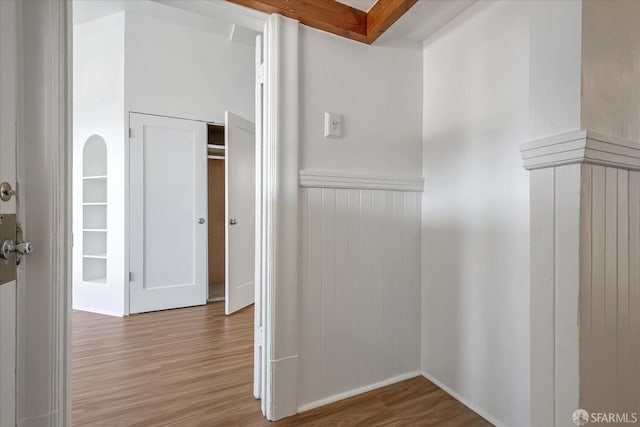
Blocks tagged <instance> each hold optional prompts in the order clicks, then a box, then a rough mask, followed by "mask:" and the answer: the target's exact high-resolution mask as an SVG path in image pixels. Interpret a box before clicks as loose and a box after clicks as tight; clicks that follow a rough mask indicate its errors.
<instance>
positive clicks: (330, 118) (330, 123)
mask: <svg viewBox="0 0 640 427" xmlns="http://www.w3.org/2000/svg"><path fill="white" fill-rule="evenodd" d="M324 137H325V138H336V139H340V138H342V114H338V113H324Z"/></svg>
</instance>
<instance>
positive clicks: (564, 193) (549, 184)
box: [522, 130, 640, 426]
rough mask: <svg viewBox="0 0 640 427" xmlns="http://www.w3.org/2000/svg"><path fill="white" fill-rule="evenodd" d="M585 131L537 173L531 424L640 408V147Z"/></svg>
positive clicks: (530, 157) (543, 161) (544, 151)
mask: <svg viewBox="0 0 640 427" xmlns="http://www.w3.org/2000/svg"><path fill="white" fill-rule="evenodd" d="M638 147H639V146H638V144H636V143H633V142H630V141H625V140H621V139H619V138H612V137H610V136H607V135H601V134H596V133H593V132H591V131H588V130H580V131H577V132H571V133H568V134H563V135H558V136H552V137H549V138H545V139H542V140H538V141H533V142H531V143H527V144H525V145H523V146H522V157H523V161H524V165H525V168H527V169H530V170H531V193H530V194H531V348H532V349H533V350H535V351H533V352H532V353H531V374H532V376H531V397H532V400H531V402H532V408H531V413H532V421H531V425H534V426H537V425H550V426H551V425H555V426H564V425H566V426H568V425H570V424H571V421H570V415H571V414H572V413H573V411H575V409H576V408H577V407H581V408H583V409H585V410H587V411H588V412H590V413H593V412H606V413H612V412H615V413H619V414H625V413H626V414H629V416H631V415H630V414H632V413H634V412H635V413H637V412H638V408H640V394H638V389H640V364H639V363H638V361H639V360H640V310H638V307H640V162H639V161H638V159H640V148H638Z"/></svg>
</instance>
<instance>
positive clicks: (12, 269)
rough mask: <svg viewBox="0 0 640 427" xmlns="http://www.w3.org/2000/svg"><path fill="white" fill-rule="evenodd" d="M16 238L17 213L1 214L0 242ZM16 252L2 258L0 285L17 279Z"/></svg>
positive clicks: (0, 259) (0, 263)
mask: <svg viewBox="0 0 640 427" xmlns="http://www.w3.org/2000/svg"><path fill="white" fill-rule="evenodd" d="M15 238H16V214H0V242H2V241H3V240H6V239H11V240H14V239H15ZM16 270H17V267H16V254H15V253H13V254H12V255H11V256H10V257H9V259H7V260H5V259H2V258H0V285H4V284H5V283H9V282H13V281H14V280H16Z"/></svg>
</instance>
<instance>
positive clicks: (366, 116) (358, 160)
mask: <svg viewBox="0 0 640 427" xmlns="http://www.w3.org/2000/svg"><path fill="white" fill-rule="evenodd" d="M421 68H422V67H421V64H420V56H419V54H418V53H417V51H416V50H415V49H401V48H391V47H380V46H367V45H364V44H362V43H358V42H354V41H350V40H346V39H344V38H341V37H337V36H334V35H330V34H328V33H324V32H321V31H317V30H314V29H312V28H309V27H304V26H301V27H300V143H301V151H300V168H301V169H330V170H340V171H352V172H353V171H359V172H362V173H373V174H381V175H400V176H420V175H421V165H420V163H421V162H420V152H421V145H420V140H421V138H420V127H421V114H420V112H421V110H422V94H421V91H420V87H421V85H422V83H421V82H422V76H421V73H420V70H421ZM325 111H329V112H335V113H341V114H342V115H343V120H344V126H343V130H344V137H343V138H342V139H340V140H332V139H324V137H323V135H324V112H325Z"/></svg>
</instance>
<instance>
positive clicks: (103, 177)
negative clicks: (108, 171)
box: [82, 175, 107, 179]
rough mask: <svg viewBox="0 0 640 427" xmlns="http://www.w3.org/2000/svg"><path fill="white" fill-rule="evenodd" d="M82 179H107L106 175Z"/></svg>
mask: <svg viewBox="0 0 640 427" xmlns="http://www.w3.org/2000/svg"><path fill="white" fill-rule="evenodd" d="M82 179H107V176H106V175H94V176H83V177H82Z"/></svg>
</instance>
